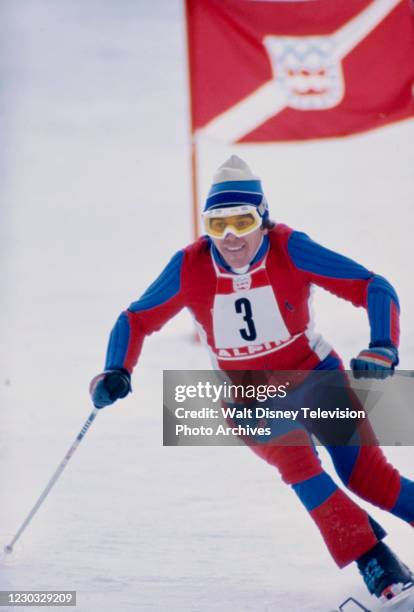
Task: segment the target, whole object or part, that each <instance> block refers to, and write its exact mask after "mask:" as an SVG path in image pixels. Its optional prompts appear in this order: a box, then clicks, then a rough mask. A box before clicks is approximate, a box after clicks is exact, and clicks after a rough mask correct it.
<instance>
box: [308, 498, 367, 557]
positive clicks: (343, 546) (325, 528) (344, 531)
mask: <svg viewBox="0 0 414 612" xmlns="http://www.w3.org/2000/svg"><path fill="white" fill-rule="evenodd" d="M310 514H311V516H312V518H313V520H314V521H315V523H316V525H317V526H318V528H319V531H320V532H321V534H322V536H323V539H324V540H325V544H326V546H327V547H328V550H329V552H330V553H331V555H332V557H333V558H334V561H335V562H336V563H337V565H338V566H339V567H345V565H348V564H349V563H351V562H352V561H355V559H358V557H360V556H361V555H362V554H364V553H365V552H367V550H369V549H370V548H372V547H373V546H375V544H376V543H377V542H378V538H377V536H376V535H375V533H374V531H373V529H372V527H371V525H370V523H369V520H368V514H367V513H366V512H365V511H364V510H362V508H360V507H359V506H357V505H356V504H355V503H354V502H353V501H352V500H351V499H350V498H349V497H347V495H346V494H345V493H344V492H343V491H341V490H340V489H337V490H336V491H335V492H334V493H332V495H331V496H330V497H329V498H328V499H327V500H326V501H325V502H323V503H322V504H321V505H320V506H318V507H317V508H314V510H311V512H310Z"/></svg>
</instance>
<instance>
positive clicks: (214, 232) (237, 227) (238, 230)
mask: <svg viewBox="0 0 414 612" xmlns="http://www.w3.org/2000/svg"><path fill="white" fill-rule="evenodd" d="M259 225H260V221H259V220H258V219H257V218H256V217H255V216H254V215H253V214H251V213H246V214H242V215H232V216H231V217H206V218H205V226H206V232H207V233H208V234H209V235H210V236H214V237H215V238H220V237H221V236H224V234H225V233H226V230H227V229H228V228H230V227H231V228H232V230H233V231H234V233H235V234H237V235H239V236H242V235H243V234H246V233H247V232H251V231H252V230H253V229H256V228H257V227H259Z"/></svg>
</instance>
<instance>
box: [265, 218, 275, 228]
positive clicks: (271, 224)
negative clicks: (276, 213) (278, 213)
mask: <svg viewBox="0 0 414 612" xmlns="http://www.w3.org/2000/svg"><path fill="white" fill-rule="evenodd" d="M275 227H276V221H273V220H272V219H265V220H264V221H263V223H262V229H267V230H272V229H273V228H275Z"/></svg>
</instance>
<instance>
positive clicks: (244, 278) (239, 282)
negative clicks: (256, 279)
mask: <svg viewBox="0 0 414 612" xmlns="http://www.w3.org/2000/svg"><path fill="white" fill-rule="evenodd" d="M251 285H252V277H251V276H250V274H240V275H238V276H235V277H234V278H233V291H247V290H248V289H250V287H251Z"/></svg>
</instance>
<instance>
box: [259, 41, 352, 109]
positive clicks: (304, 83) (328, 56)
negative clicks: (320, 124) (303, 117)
mask: <svg viewBox="0 0 414 612" xmlns="http://www.w3.org/2000/svg"><path fill="white" fill-rule="evenodd" d="M263 43H264V46H265V48H266V50H267V52H268V54H269V58H270V62H271V64H272V68H273V76H274V80H275V83H276V85H277V87H278V88H281V89H282V90H283V92H284V95H285V102H286V106H289V107H290V108H295V109H297V110H317V109H325V108H332V107H333V106H336V105H337V104H339V102H340V101H341V100H342V98H343V95H344V78H343V73H342V64H341V61H340V59H339V58H338V56H337V54H336V53H335V51H336V49H335V39H334V38H333V37H329V36H302V37H293V36H291V37H287V36H265V38H264V40H263Z"/></svg>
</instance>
